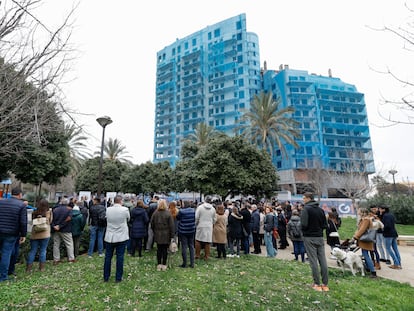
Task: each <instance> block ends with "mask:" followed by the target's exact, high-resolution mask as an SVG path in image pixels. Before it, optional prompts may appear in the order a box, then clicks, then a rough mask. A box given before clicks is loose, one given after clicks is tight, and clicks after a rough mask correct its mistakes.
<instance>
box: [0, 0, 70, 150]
mask: <svg viewBox="0 0 414 311" xmlns="http://www.w3.org/2000/svg"><path fill="white" fill-rule="evenodd" d="M43 2H44V1H42V0H22V1H13V0H12V1H1V2H0V150H1V154H2V155H3V154H7V155H8V156H12V155H13V154H19V153H20V152H21V149H22V148H24V146H25V144H22V142H26V143H27V144H33V143H34V144H40V143H41V142H42V140H43V139H45V138H44V137H45V136H44V135H43V133H45V132H47V131H54V130H62V127H61V125H60V126H59V129H57V128H56V124H54V123H55V120H56V117H54V118H51V116H52V115H58V114H61V113H66V112H67V111H66V110H65V108H64V106H63V104H62V103H61V101H60V100H59V96H60V95H61V90H60V88H59V86H60V85H61V83H63V82H64V76H65V73H67V71H68V70H69V66H70V63H71V61H72V60H73V58H74V57H75V54H74V52H75V50H74V49H73V48H72V47H71V45H70V44H69V42H70V37H71V33H72V29H73V25H72V23H73V22H72V18H73V13H74V11H75V9H76V6H74V7H72V9H71V10H70V12H69V13H68V14H67V15H66V18H65V19H64V20H63V22H62V23H61V25H60V26H58V27H57V28H56V29H53V30H51V29H49V28H48V27H47V26H46V25H45V24H44V23H42V21H40V20H39V19H38V18H37V17H36V9H38V8H39V7H40V6H41V5H42V4H43Z"/></svg>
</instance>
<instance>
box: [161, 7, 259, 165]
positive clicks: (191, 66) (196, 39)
mask: <svg viewBox="0 0 414 311" xmlns="http://www.w3.org/2000/svg"><path fill="white" fill-rule="evenodd" d="M260 90H261V77H260V54H259V41H258V36H257V35H256V34H254V33H251V32H247V30H246V15H245V14H240V15H238V16H235V17H232V18H229V19H227V20H224V21H222V22H219V23H217V24H214V25H212V26H208V27H206V28H204V29H202V30H200V31H198V32H195V33H193V34H191V35H189V36H187V37H185V38H183V39H177V40H176V41H175V42H174V43H172V44H170V45H169V46H167V47H165V48H164V49H162V50H161V51H159V52H158V53H157V76H156V103H155V104H156V107H155V129H154V162H161V161H169V162H170V164H171V165H173V166H174V165H175V163H176V161H177V160H178V159H179V156H180V148H181V144H182V141H183V138H185V137H187V136H188V135H189V134H191V133H193V132H194V129H195V127H196V125H197V124H198V123H200V122H205V123H207V124H208V125H210V126H213V127H215V128H216V129H217V130H220V131H222V132H224V133H226V134H228V135H234V128H235V126H236V124H237V123H238V120H239V118H240V116H241V114H242V112H241V111H242V110H243V109H245V108H249V107H250V102H251V99H252V98H253V95H254V94H257V93H258V92H260Z"/></svg>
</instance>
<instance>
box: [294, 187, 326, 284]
mask: <svg viewBox="0 0 414 311" xmlns="http://www.w3.org/2000/svg"><path fill="white" fill-rule="evenodd" d="M303 201H304V202H305V206H304V208H303V211H302V213H301V215H300V222H301V226H302V233H303V242H304V244H305V250H306V253H307V254H308V257H309V263H310V267H311V270H312V277H313V285H312V288H313V289H314V290H316V291H325V292H327V291H329V287H328V264H327V262H326V255H325V242H324V239H323V231H324V230H325V229H326V228H327V221H326V216H325V212H324V211H323V209H322V208H320V207H319V203H318V202H316V201H315V200H314V199H313V193H311V192H306V193H305V194H304V195H303ZM319 269H320V271H319ZM319 273H320V274H321V276H322V284H321V283H320V276H319Z"/></svg>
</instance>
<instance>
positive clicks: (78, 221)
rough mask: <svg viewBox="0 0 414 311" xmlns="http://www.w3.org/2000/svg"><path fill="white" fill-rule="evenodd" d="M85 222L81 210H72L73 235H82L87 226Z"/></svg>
mask: <svg viewBox="0 0 414 311" xmlns="http://www.w3.org/2000/svg"><path fill="white" fill-rule="evenodd" d="M85 223H86V222H85V219H84V218H83V215H82V213H81V211H78V210H72V236H80V235H81V234H82V231H83V228H85Z"/></svg>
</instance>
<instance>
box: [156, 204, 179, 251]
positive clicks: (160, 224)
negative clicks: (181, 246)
mask: <svg viewBox="0 0 414 311" xmlns="http://www.w3.org/2000/svg"><path fill="white" fill-rule="evenodd" d="M151 228H152V230H153V231H154V241H155V242H156V243H157V244H170V241H171V239H172V238H173V237H174V234H175V227H174V219H173V217H172V215H171V213H170V211H168V210H156V211H155V212H154V214H152V217H151Z"/></svg>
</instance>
